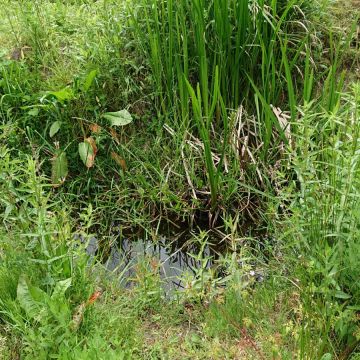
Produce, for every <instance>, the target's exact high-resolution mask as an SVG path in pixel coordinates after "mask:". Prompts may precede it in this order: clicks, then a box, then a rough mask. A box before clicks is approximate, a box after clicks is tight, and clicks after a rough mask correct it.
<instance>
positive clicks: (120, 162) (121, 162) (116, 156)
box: [111, 151, 126, 171]
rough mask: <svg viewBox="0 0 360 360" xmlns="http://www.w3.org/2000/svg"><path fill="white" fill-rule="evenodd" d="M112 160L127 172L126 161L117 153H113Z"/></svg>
mask: <svg viewBox="0 0 360 360" xmlns="http://www.w3.org/2000/svg"><path fill="white" fill-rule="evenodd" d="M111 158H112V159H113V160H114V161H115V162H116V163H117V164H118V165H120V166H121V168H122V169H123V171H125V170H126V162H125V160H124V159H123V158H122V157H121V156H120V155H119V154H117V153H116V152H115V151H112V152H111Z"/></svg>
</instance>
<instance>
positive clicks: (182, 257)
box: [86, 238, 213, 295]
mask: <svg viewBox="0 0 360 360" xmlns="http://www.w3.org/2000/svg"><path fill="white" fill-rule="evenodd" d="M98 249H99V244H98V240H97V239H96V238H91V239H90V240H89V242H88V245H87V248H86V252H87V254H88V255H90V256H96V254H97V252H98ZM185 249H186V250H185ZM199 251H200V249H199V248H198V247H196V246H190V247H189V246H187V247H186V248H185V246H183V247H179V246H178V244H175V243H172V244H169V243H168V241H166V239H165V238H163V239H161V240H159V241H158V242H157V243H154V242H152V241H149V240H147V241H145V240H138V241H129V240H123V241H122V242H121V245H120V246H119V245H117V246H116V245H114V246H112V247H111V249H110V251H109V253H108V255H107V258H106V260H105V263H104V266H105V267H106V269H107V270H109V271H111V272H114V273H115V274H122V276H121V279H122V280H121V282H122V284H123V285H125V286H126V287H131V286H133V283H134V282H133V280H132V279H134V278H135V275H136V265H137V264H139V262H141V261H144V258H148V259H149V258H150V259H152V260H153V261H154V262H155V263H156V264H158V267H159V275H160V278H161V280H162V286H163V290H164V291H165V292H166V294H168V295H171V294H172V293H173V292H174V291H175V290H181V289H183V288H184V286H185V284H184V278H186V277H187V278H189V277H191V276H192V277H195V276H196V274H197V270H198V269H199V268H201V267H202V266H205V267H206V268H209V267H210V266H211V265H212V255H213V253H212V251H211V249H210V248H209V246H205V247H204V249H203V250H202V253H201V254H200V255H201V256H198V254H199Z"/></svg>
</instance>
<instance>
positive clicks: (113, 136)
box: [109, 128, 120, 145]
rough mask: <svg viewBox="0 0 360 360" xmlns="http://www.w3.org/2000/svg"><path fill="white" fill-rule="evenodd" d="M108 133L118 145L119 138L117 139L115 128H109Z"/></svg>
mask: <svg viewBox="0 0 360 360" xmlns="http://www.w3.org/2000/svg"><path fill="white" fill-rule="evenodd" d="M109 131H110V135H111V137H112V138H113V139H114V140H115V142H116V143H117V144H118V145H120V140H119V136H118V134H117V132H116V130H115V129H113V128H110V130H109Z"/></svg>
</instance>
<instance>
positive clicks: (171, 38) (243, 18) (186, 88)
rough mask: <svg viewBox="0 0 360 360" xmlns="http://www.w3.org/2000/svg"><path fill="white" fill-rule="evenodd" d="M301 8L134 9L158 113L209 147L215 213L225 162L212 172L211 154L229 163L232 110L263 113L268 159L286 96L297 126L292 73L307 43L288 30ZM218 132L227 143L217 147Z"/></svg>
mask: <svg viewBox="0 0 360 360" xmlns="http://www.w3.org/2000/svg"><path fill="white" fill-rule="evenodd" d="M301 4H302V1H301V0H292V1H290V2H276V1H265V0H257V1H250V0H242V1H237V0H182V1H177V2H174V1H173V0H167V1H166V0H139V1H138V2H137V4H136V6H134V4H133V3H132V4H131V8H130V6H129V12H130V14H131V16H130V22H129V24H130V26H131V27H132V28H133V29H134V30H135V35H136V38H137V40H138V43H139V45H140V48H141V49H142V50H143V51H144V53H145V55H146V57H147V58H148V59H149V65H150V67H151V70H152V75H153V79H154V85H155V89H156V94H157V96H156V100H157V108H158V110H159V112H160V113H161V114H162V115H164V116H165V118H166V119H167V121H169V122H170V123H171V125H172V126H173V127H174V128H175V129H176V130H177V131H178V132H179V133H180V134H182V135H181V136H182V137H183V138H186V133H187V131H191V132H193V133H195V135H198V136H199V137H200V139H201V141H202V142H203V145H204V146H203V149H204V154H203V156H204V162H205V165H206V171H207V177H208V181H209V185H210V190H211V204H212V208H215V207H216V203H217V201H218V193H219V191H220V189H219V183H220V181H219V178H220V176H221V173H222V169H221V167H222V161H220V164H218V165H217V167H216V166H215V165H214V162H213V159H212V157H211V149H213V150H214V151H215V152H216V153H218V154H220V158H221V159H223V158H224V156H225V153H226V151H227V145H226V144H227V143H228V139H227V135H228V133H229V128H228V127H229V123H228V117H229V110H232V109H236V108H237V107H239V106H240V105H242V104H245V105H246V107H247V108H250V109H251V110H253V111H255V112H257V115H258V121H259V134H257V136H260V137H261V139H262V140H263V143H264V146H263V148H262V151H261V155H262V159H263V160H266V158H267V153H268V150H269V147H270V142H271V138H272V136H273V127H274V126H275V127H276V128H278V130H279V132H280V133H282V128H281V127H280V126H279V123H278V121H277V119H276V117H275V116H274V114H273V112H272V109H271V107H270V105H271V104H279V101H281V100H282V98H283V97H284V93H287V97H288V99H289V104H290V106H289V110H290V111H291V115H292V119H294V118H295V116H296V111H297V110H296V100H297V88H296V86H295V85H296V84H294V81H295V79H294V76H293V72H294V69H295V67H296V65H297V63H298V62H299V61H300V57H301V54H302V52H303V50H304V47H305V44H306V39H307V37H306V36H298V37H297V38H296V37H292V38H290V39H289V38H288V37H287V35H286V26H287V23H288V21H289V19H291V18H292V17H293V16H294V8H295V6H296V5H297V6H300V5H301ZM289 44H291V46H290V45H289ZM294 44H296V45H297V47H296V46H294ZM288 59H292V60H291V61H289V60H288ZM190 104H191V105H192V106H191V108H190ZM215 133H217V134H221V139H222V141H218V140H215V136H214V134H215ZM283 138H284V139H285V137H284V136H283ZM285 140H286V139H285Z"/></svg>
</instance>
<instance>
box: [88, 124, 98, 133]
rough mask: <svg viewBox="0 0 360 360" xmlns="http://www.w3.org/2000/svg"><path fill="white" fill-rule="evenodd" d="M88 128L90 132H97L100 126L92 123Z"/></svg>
mask: <svg viewBox="0 0 360 360" xmlns="http://www.w3.org/2000/svg"><path fill="white" fill-rule="evenodd" d="M89 129H90V131H91V132H92V133H94V134H99V133H100V131H101V126H100V125H98V124H95V123H94V124H90V125H89Z"/></svg>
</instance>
